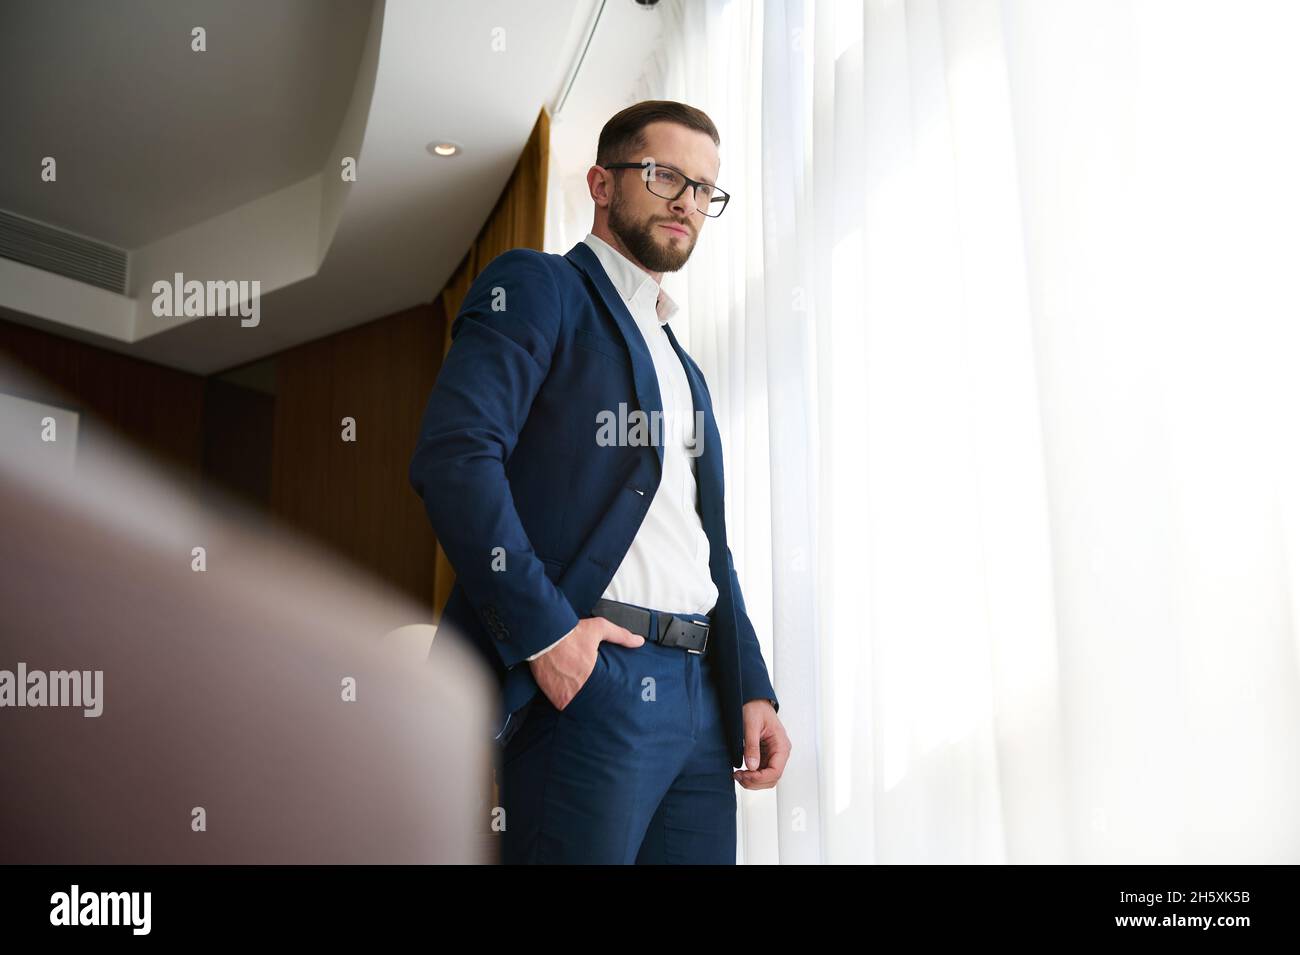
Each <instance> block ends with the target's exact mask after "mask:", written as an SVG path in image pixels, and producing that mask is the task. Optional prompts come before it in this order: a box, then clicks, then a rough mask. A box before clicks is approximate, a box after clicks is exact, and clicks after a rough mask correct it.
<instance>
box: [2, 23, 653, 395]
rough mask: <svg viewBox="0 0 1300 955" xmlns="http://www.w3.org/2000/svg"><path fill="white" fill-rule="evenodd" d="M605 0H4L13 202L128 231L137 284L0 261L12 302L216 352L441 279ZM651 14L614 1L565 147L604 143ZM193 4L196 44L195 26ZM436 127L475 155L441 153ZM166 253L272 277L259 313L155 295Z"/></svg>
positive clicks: (156, 354) (114, 234) (403, 297)
mask: <svg viewBox="0 0 1300 955" xmlns="http://www.w3.org/2000/svg"><path fill="white" fill-rule="evenodd" d="M599 5H600V0H545V2H543V0H439V2H436V3H435V2H430V0H386V2H385V0H376V2H375V3H374V4H373V5H372V4H371V3H370V2H369V0H202V2H200V0H129V2H128V0H123V2H118V3H111V4H101V3H97V2H73V0H5V2H4V3H3V5H2V6H0V104H2V108H3V114H2V115H4V116H5V117H6V120H5V126H4V137H3V139H0V208H5V209H8V210H10V211H13V212H16V213H18V214H20V215H23V216H27V217H29V218H33V219H37V220H39V221H42V222H47V223H50V224H52V225H57V226H60V227H62V228H67V229H70V230H72V231H75V232H78V233H81V234H83V235H87V236H89V237H90V238H94V239H99V240H101V241H108V242H111V243H114V244H118V245H119V246H121V247H123V248H126V249H127V250H128V251H130V252H131V273H132V275H131V289H130V290H129V293H130V295H132V296H133V299H123V297H121V296H113V295H112V293H107V292H102V291H101V290H90V292H87V290H86V288H85V287H81V288H78V289H75V290H71V291H72V292H75V294H65V293H66V292H68V291H69V290H67V289H64V288H62V287H60V286H59V285H58V284H57V283H71V284H72V285H79V283H72V282H71V280H69V279H64V278H62V277H61V276H54V275H52V274H50V273H42V272H39V271H38V270H35V269H29V268H27V267H26V266H21V265H19V264H17V263H7V262H5V261H3V260H0V314H3V315H4V316H5V317H7V318H10V319H12V320H16V321H21V322H24V323H26V324H30V325H34V326H37V327H42V328H46V329H48V330H50V331H54V332H57V333H59V334H64V335H67V336H69V337H74V338H78V339H81V340H85V341H89V342H92V343H94V344H98V345H102V346H104V347H108V348H112V349H115V350H118V351H122V352H125V353H128V354H132V355H135V356H137V357H140V358H144V359H146V360H150V361H155V362H159V363H162V364H166V365H170V366H172V367H176V368H181V369H184V370H188V371H193V372H198V373H204V374H207V373H212V372H216V371H220V370H222V369H228V368H231V367H235V366H239V365H242V364H244V363H247V362H251V361H254V360H256V359H258V358H260V357H263V356H266V355H268V354H271V353H273V352H275V351H279V350H281V349H283V348H286V347H290V346H292V345H295V344H299V343H301V342H304V341H309V340H311V339H314V338H318V337H320V336H322V335H327V334H330V333H332V332H335V331H339V330H341V329H344V328H347V327H350V326H353V325H357V324H360V323H362V322H366V321H370V320H373V319H376V318H380V317H383V316H385V315H388V314H391V313H393V312H396V311H400V310H402V309H404V308H409V307H411V306H414V305H417V304H421V303H426V302H428V301H430V300H431V299H432V298H433V297H434V296H435V295H436V294H437V292H438V291H439V290H440V289H441V288H442V286H443V284H444V283H445V282H446V280H447V279H448V278H449V277H450V274H451V272H452V270H453V269H454V268H455V267H456V265H457V264H458V263H459V261H460V259H461V258H462V256H463V255H464V252H465V250H466V249H467V248H468V246H469V243H470V242H471V241H472V240H473V238H474V236H475V235H476V234H477V233H478V231H479V229H480V228H481V227H482V225H483V223H484V221H485V220H486V218H487V216H488V215H489V213H490V212H491V209H492V206H493V205H494V204H495V202H496V200H497V198H498V197H499V195H500V193H501V190H502V188H503V187H504V185H505V183H506V181H507V179H508V178H509V175H510V173H511V171H512V170H513V168H514V164H515V162H516V160H517V159H518V156H519V152H520V150H521V148H522V147H523V145H524V143H525V142H526V140H527V138H528V135H529V133H530V131H531V130H532V127H533V124H534V122H535V121H536V118H537V114H538V111H539V109H540V108H541V106H542V105H543V103H546V104H547V105H548V106H551V105H553V104H554V103H555V102H556V100H557V98H558V95H559V93H560V91H561V89H562V88H563V86H564V82H565V80H566V78H567V75H568V72H569V69H570V67H571V66H572V64H573V63H574V62H575V60H576V58H577V55H578V53H579V51H580V49H581V45H582V42H583V40H585V37H586V30H587V27H588V26H589V24H590V22H591V20H592V17H593V15H594V12H595V10H596V9H597V8H598V7H599ZM110 11H111V13H110ZM657 18H658V14H657V13H656V12H654V11H646V10H644V9H642V8H640V7H639V6H638V5H637V4H636V3H635V2H634V0H606V4H605V12H604V14H603V15H602V19H601V26H600V29H599V30H598V31H597V34H596V37H595V39H594V40H593V43H592V48H591V50H589V52H588V56H587V60H586V62H585V63H584V65H583V69H582V72H581V74H580V75H579V79H578V82H577V83H576V84H575V86H574V90H573V93H572V94H571V96H570V99H569V102H568V104H567V105H566V107H565V110H564V112H563V113H562V114H561V116H560V117H559V118H558V120H557V129H558V130H559V131H558V132H557V137H556V139H557V143H558V146H559V149H560V152H561V154H566V153H570V152H571V153H572V154H573V155H575V156H579V157H580V156H581V154H582V152H583V151H584V150H586V149H589V150H590V154H591V159H594V152H595V143H596V137H597V135H598V133H599V131H600V127H601V125H602V124H603V123H604V121H605V120H606V119H608V118H609V116H610V115H611V114H612V113H613V112H614V111H616V110H617V109H618V108H620V107H621V106H623V105H626V104H627V103H628V102H630V101H631V98H632V96H631V94H632V90H633V88H634V86H635V83H636V80H637V78H638V77H639V76H640V73H641V68H642V64H643V61H644V60H645V57H646V55H647V53H648V51H650V50H652V49H653V47H654V44H655V42H656V38H657V36H658V24H657ZM193 26H205V27H206V29H207V46H208V51H207V52H206V53H192V52H191V51H190V49H189V40H190V30H191V28H192V27H193ZM205 57H206V58H207V59H204V58H205ZM10 117H18V121H17V122H13V123H11V122H10V119H9V118H10ZM11 132H12V136H11V135H10V134H11ZM439 139H451V140H454V141H456V142H459V143H461V144H463V145H464V146H465V153H464V155H462V156H459V157H456V158H453V159H449V160H448V159H437V158H434V157H432V156H430V155H429V153H428V152H427V151H426V150H425V146H426V144H428V143H429V142H430V141H433V140H439ZM584 142H585V143H586V145H585V146H584V145H583V144H584ZM44 155H54V156H56V157H57V158H58V161H59V167H58V171H59V177H58V181H57V184H52V183H41V182H39V179H38V177H37V176H36V175H35V171H36V170H39V163H40V157H41V156H44ZM344 155H354V156H357V157H358V180H357V182H355V183H349V184H346V185H344V184H341V183H340V181H339V175H338V160H339V157H340V156H344ZM586 161H588V162H589V161H590V159H589V160H586ZM173 270H180V271H184V273H185V276H186V278H198V279H200V280H208V279H223V280H224V279H234V280H241V279H246V280H253V279H259V280H260V281H261V282H262V294H261V303H260V311H261V320H260V323H259V324H258V325H257V326H256V327H251V328H246V327H242V326H241V325H240V323H239V321H238V319H237V318H230V317H226V316H221V317H216V316H213V317H206V318H197V319H190V320H184V319H178V320H171V321H162V320H159V319H157V318H155V317H154V316H153V315H152V314H150V312H149V304H150V301H151V298H152V296H151V294H150V293H149V287H150V283H151V281H152V280H153V279H154V278H171V275H172V272H173ZM155 273H157V274H156V275H155ZM6 284H8V285H10V286H11V287H14V288H17V287H18V286H21V288H20V289H19V291H20V292H21V294H13V295H9V296H8V297H6V296H7V293H6V292H5V290H4V286H5V285H6ZM90 293H93V294H90ZM105 297H107V298H105ZM33 303H35V304H33ZM69 303H71V304H69ZM100 306H103V311H104V315H105V316H108V315H110V314H111V316H112V318H113V320H112V321H109V320H108V319H107V318H104V319H102V320H101V317H100V316H99V314H98V313H97V311H96V309H97V308H98V307H100Z"/></svg>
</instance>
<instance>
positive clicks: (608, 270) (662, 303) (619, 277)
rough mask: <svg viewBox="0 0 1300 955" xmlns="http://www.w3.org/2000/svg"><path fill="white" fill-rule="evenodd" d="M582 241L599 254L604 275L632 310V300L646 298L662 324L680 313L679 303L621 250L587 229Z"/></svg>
mask: <svg viewBox="0 0 1300 955" xmlns="http://www.w3.org/2000/svg"><path fill="white" fill-rule="evenodd" d="M582 241H583V242H585V243H587V245H588V246H590V247H591V250H592V251H593V252H595V253H596V258H598V259H600V264H601V265H602V266H604V268H605V274H606V275H608V276H609V280H610V281H611V282H612V283H614V288H615V290H617V292H618V294H619V297H620V298H622V299H623V302H624V304H626V305H628V306H629V309H628V310H629V311H632V309H631V307H630V306H631V305H632V303H633V302H636V301H640V300H643V299H644V300H646V301H653V302H654V309H655V315H656V316H657V317H658V319H659V324H660V325H667V324H668V320H669V319H670V318H672V317H673V316H674V315H675V314H677V303H676V302H674V301H673V300H672V296H670V295H669V294H668V293H667V292H666V291H664V288H663V286H661V285H660V284H659V283H658V282H656V281H655V280H654V279H652V278H651V277H650V276H649V275H647V274H646V273H645V272H644V271H643V270H642V269H641V268H639V267H638V266H637V265H636V263H635V262H633V261H632V260H631V259H629V258H628V257H627V256H625V255H624V254H623V253H622V252H620V251H619V250H618V249H616V248H614V247H613V246H612V245H610V244H609V243H608V242H606V241H605V240H604V239H602V238H601V237H600V236H598V235H596V234H595V233H594V232H588V233H587V236H586V238H584V239H583V240H582ZM632 314H633V315H635V314H636V312H635V311H633V312H632Z"/></svg>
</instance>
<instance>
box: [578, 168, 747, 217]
mask: <svg viewBox="0 0 1300 955" xmlns="http://www.w3.org/2000/svg"><path fill="white" fill-rule="evenodd" d="M595 165H597V166H600V168H601V169H649V168H650V167H651V166H663V167H664V168H665V169H671V170H672V171H673V172H675V173H677V175H679V176H681V177H682V178H683V179H685V180H686V185H684V186H682V188H681V189H679V190H678V191H677V195H675V196H673V197H672V198H670V199H668V201H669V202H676V201H677V200H678V199H680V198H681V197H682V193H684V192H685V191H686V187H687V186H689V187H690V189H691V201H692V202H694V200H695V188H696V187H697V186H708V187H709V188H710V189H715V190H717V191H718V192H720V193H722V208H721V209H719V210H718V212H717V215H711V216H710V215H709V214H708V213H707V212H705V211H704V210H703V209H701V208H700V206H699V203H696V204H695V208H696V209H697V210H698V211H699V213H700V215H702V216H708V217H709V218H710V219H716V218H717V217H718V216H720V215H722V213H724V212H726V211H727V203H728V202H730V201H731V193H729V192H727V190H725V189H723V188H721V187H720V186H718V185H717V184H715V183H712V182H701V181H700V180H699V179H692V178H691V177H690V176H688V175H686V173H684V172H682V171H681V170H680V169H677V168H675V167H673V166H669V165H667V164H666V163H655V162H651V161H646V162H612V163H610V164H609V165H608V166H601V164H600V163H596V164H595ZM644 182H645V187H646V191H647V192H649V193H650V194H651V195H652V196H659V198H660V199H664V198H667V197H666V196H660V195H659V193H657V192H653V191H651V189H650V180H649V179H646V180H644ZM712 203H713V200H712V199H710V200H709V204H710V205H711V204H712Z"/></svg>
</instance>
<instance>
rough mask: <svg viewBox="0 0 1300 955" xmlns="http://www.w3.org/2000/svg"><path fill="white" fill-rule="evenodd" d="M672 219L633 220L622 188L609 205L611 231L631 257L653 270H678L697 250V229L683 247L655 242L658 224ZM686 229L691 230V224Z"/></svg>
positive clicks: (615, 190)
mask: <svg viewBox="0 0 1300 955" xmlns="http://www.w3.org/2000/svg"><path fill="white" fill-rule="evenodd" d="M670 221H672V220H670V219H666V218H665V219H659V220H651V221H646V222H637V221H636V220H634V219H632V218H631V217H630V216H629V215H628V214H627V206H626V204H625V203H624V202H623V196H622V190H620V189H619V188H618V187H615V189H614V201H613V202H611V203H610V204H609V231H610V232H612V233H614V235H616V236H617V237H618V239H619V241H620V242H622V243H623V246H624V248H626V249H627V251H628V252H629V253H631V256H632V258H634V259H636V260H637V261H638V262H640V263H641V264H642V265H644V266H645V267H646V268H647V269H649V270H650V271H651V272H676V271H677V270H678V269H680V268H681V267H682V266H683V265H685V264H686V260H687V259H689V258H690V257H691V253H692V252H693V251H695V239H696V235H695V233H694V232H692V233H691V236H690V239H689V242H688V244H686V245H682V246H672V245H670V246H667V247H665V246H661V245H659V244H658V243H657V242H656V241H655V239H654V231H655V229H657V228H658V227H659V223H660V222H670ZM683 228H686V229H690V226H684V227H683Z"/></svg>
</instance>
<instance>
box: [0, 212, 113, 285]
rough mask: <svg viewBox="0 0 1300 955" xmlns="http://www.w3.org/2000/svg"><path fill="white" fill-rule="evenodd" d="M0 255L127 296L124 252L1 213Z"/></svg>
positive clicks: (101, 243)
mask: <svg viewBox="0 0 1300 955" xmlns="http://www.w3.org/2000/svg"><path fill="white" fill-rule="evenodd" d="M0 256H3V257H4V258H6V259H12V260H13V261H15V262H21V263H23V264H24V265H30V266H33V267H34V268H38V269H44V270H45V271H46V272H53V273H55V274H56V275H63V276H66V277H68V278H70V279H76V280H77V281H78V282H85V283H86V284H87V285H97V286H99V287H100V288H105V289H108V290H109V291H110V292H117V293H118V294H120V295H125V294H126V253H125V252H124V251H122V250H121V249H118V248H114V247H113V246H111V245H105V244H104V243H103V242H95V241H94V240H93V239H86V238H83V237H82V236H79V235H75V234H73V233H71V232H64V231H63V230H62V229H56V228H54V227H53V226H48V225H46V224H45V223H43V222H37V221H35V220H34V219H24V218H23V217H22V216H16V215H13V214H12V213H9V212H5V211H3V210H0Z"/></svg>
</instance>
